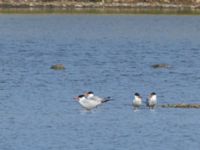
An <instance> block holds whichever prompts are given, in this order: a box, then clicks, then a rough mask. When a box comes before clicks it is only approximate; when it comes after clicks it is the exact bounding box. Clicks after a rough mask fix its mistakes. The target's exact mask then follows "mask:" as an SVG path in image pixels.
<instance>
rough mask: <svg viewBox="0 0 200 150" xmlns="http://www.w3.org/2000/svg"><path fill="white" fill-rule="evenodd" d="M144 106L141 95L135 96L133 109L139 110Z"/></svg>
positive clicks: (136, 94)
mask: <svg viewBox="0 0 200 150" xmlns="http://www.w3.org/2000/svg"><path fill="white" fill-rule="evenodd" d="M141 105H142V97H141V96H140V94H139V93H135V94H134V99H133V107H134V109H137V108H139V107H140V106H141Z"/></svg>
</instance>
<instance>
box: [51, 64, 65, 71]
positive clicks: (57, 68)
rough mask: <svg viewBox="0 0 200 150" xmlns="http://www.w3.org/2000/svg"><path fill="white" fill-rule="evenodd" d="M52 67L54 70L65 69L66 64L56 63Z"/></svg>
mask: <svg viewBox="0 0 200 150" xmlns="http://www.w3.org/2000/svg"><path fill="white" fill-rule="evenodd" d="M51 69H54V70H64V69H65V66H64V65H63V64H55V65H52V66H51Z"/></svg>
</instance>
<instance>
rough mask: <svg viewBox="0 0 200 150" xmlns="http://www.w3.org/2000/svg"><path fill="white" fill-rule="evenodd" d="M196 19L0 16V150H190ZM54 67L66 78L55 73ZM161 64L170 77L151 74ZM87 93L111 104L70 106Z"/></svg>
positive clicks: (195, 113) (198, 80)
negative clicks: (138, 101)
mask: <svg viewBox="0 0 200 150" xmlns="http://www.w3.org/2000/svg"><path fill="white" fill-rule="evenodd" d="M199 22H200V17H199V16H154V15H151V16H146V15H138V16H134V15H0V52H1V54H0V64H1V67H0V71H1V73H0V131H1V134H0V149H1V150H27V149H28V150H36V149H37V150H47V149H48V150H66V149H80V150H94V149H95V150H102V149H108V150H122V149H142V150H144V149H148V150H160V149H162V150H169V149H176V150H189V149H193V150H194V149H199V147H200V143H199V139H200V129H199V126H200V120H199V111H200V110H198V109H167V108H157V109H156V110H154V111H150V110H148V109H146V108H145V107H143V108H141V109H140V110H138V111H136V112H134V111H133V110H132V107H131V104H132V99H133V93H134V92H139V93H140V94H141V95H142V96H143V99H145V98H146V97H147V95H148V94H149V93H150V92H152V91H155V92H156V93H157V94H158V101H159V104H166V103H182V102H185V103H199V102H200V96H199V92H200V90H199V86H200V61H199V56H200V42H199V39H200V26H199ZM57 63H62V64H64V65H65V67H66V70H64V71H54V70H51V69H50V66H51V65H53V64H57ZM156 63H166V64H169V65H170V68H166V69H153V68H152V67H151V65H152V64H156ZM87 90H93V91H94V92H95V93H96V94H97V95H100V96H111V97H112V98H113V101H111V102H109V103H106V104H104V105H102V106H101V107H98V108H97V109H94V110H92V111H90V112H87V111H85V110H84V109H83V108H81V107H80V105H79V104H78V103H77V102H75V101H74V100H73V97H74V96H76V95H77V94H79V93H83V92H85V91H87Z"/></svg>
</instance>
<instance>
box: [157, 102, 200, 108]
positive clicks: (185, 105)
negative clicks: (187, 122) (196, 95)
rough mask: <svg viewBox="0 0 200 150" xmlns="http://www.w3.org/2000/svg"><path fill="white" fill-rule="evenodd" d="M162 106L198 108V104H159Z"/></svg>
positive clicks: (199, 105)
mask: <svg viewBox="0 0 200 150" xmlns="http://www.w3.org/2000/svg"><path fill="white" fill-rule="evenodd" d="M161 107H163V108H199V109H200V104H184V103H181V104H163V105H161Z"/></svg>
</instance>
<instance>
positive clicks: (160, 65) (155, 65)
mask: <svg viewBox="0 0 200 150" xmlns="http://www.w3.org/2000/svg"><path fill="white" fill-rule="evenodd" d="M151 67H153V68H155V69H157V68H169V65H168V64H153V65H151Z"/></svg>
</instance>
